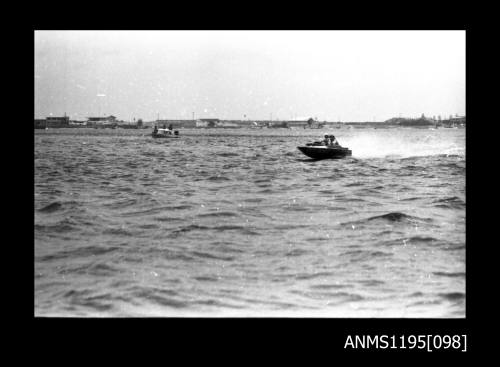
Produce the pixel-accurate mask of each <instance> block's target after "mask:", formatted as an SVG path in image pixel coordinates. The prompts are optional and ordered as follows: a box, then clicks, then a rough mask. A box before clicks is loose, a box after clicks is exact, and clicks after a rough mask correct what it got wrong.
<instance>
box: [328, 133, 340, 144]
mask: <svg viewBox="0 0 500 367" xmlns="http://www.w3.org/2000/svg"><path fill="white" fill-rule="evenodd" d="M329 145H330V146H338V145H340V144H339V142H338V141H337V139H335V136H334V135H330V144H329Z"/></svg>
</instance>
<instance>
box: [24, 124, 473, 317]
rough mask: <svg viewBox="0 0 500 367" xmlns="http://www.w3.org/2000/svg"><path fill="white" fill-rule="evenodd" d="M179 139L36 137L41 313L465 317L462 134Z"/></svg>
mask: <svg viewBox="0 0 500 367" xmlns="http://www.w3.org/2000/svg"><path fill="white" fill-rule="evenodd" d="M180 133H181V136H182V137H181V139H177V140H174V139H170V140H162V139H156V140H154V139H152V138H151V137H150V136H149V130H119V129H117V130H92V129H55V130H47V131H44V130H42V131H36V132H35V218H34V220H35V314H36V315H40V316H45V315H57V316H153V315H154V316H181V315H187V316H226V315H227V316H328V317H464V316H465V130H463V129H437V130H427V129H350V130H349V129H344V128H342V129H332V130H329V131H328V130H288V129H267V130H266V129H262V130H250V129H249V130H219V129H211V130H181V131H180ZM323 133H334V134H335V135H336V136H337V138H338V139H339V141H340V143H341V144H342V145H344V146H347V147H349V148H351V149H352V151H353V157H352V158H348V159H341V160H323V161H312V160H310V159H308V158H307V157H305V156H304V155H302V154H301V153H300V151H298V150H297V148H296V147H297V146H298V145H301V144H303V143H305V142H308V141H312V140H316V139H317V138H321V136H322V134H323Z"/></svg>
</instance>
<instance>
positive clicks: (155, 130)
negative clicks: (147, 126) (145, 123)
mask: <svg viewBox="0 0 500 367" xmlns="http://www.w3.org/2000/svg"><path fill="white" fill-rule="evenodd" d="M153 134H154V135H156V134H158V126H156V125H155V128H154V129H153Z"/></svg>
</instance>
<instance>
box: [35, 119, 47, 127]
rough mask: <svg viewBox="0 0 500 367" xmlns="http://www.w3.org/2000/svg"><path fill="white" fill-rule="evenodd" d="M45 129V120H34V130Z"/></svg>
mask: <svg viewBox="0 0 500 367" xmlns="http://www.w3.org/2000/svg"><path fill="white" fill-rule="evenodd" d="M46 127H47V119H35V129H45V128H46Z"/></svg>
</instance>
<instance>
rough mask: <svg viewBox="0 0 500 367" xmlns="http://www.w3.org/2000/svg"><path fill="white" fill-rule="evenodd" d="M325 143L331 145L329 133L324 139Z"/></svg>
mask: <svg viewBox="0 0 500 367" xmlns="http://www.w3.org/2000/svg"><path fill="white" fill-rule="evenodd" d="M323 144H324V145H326V146H328V145H330V137H329V136H328V134H326V135H325V138H324V139H323Z"/></svg>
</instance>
